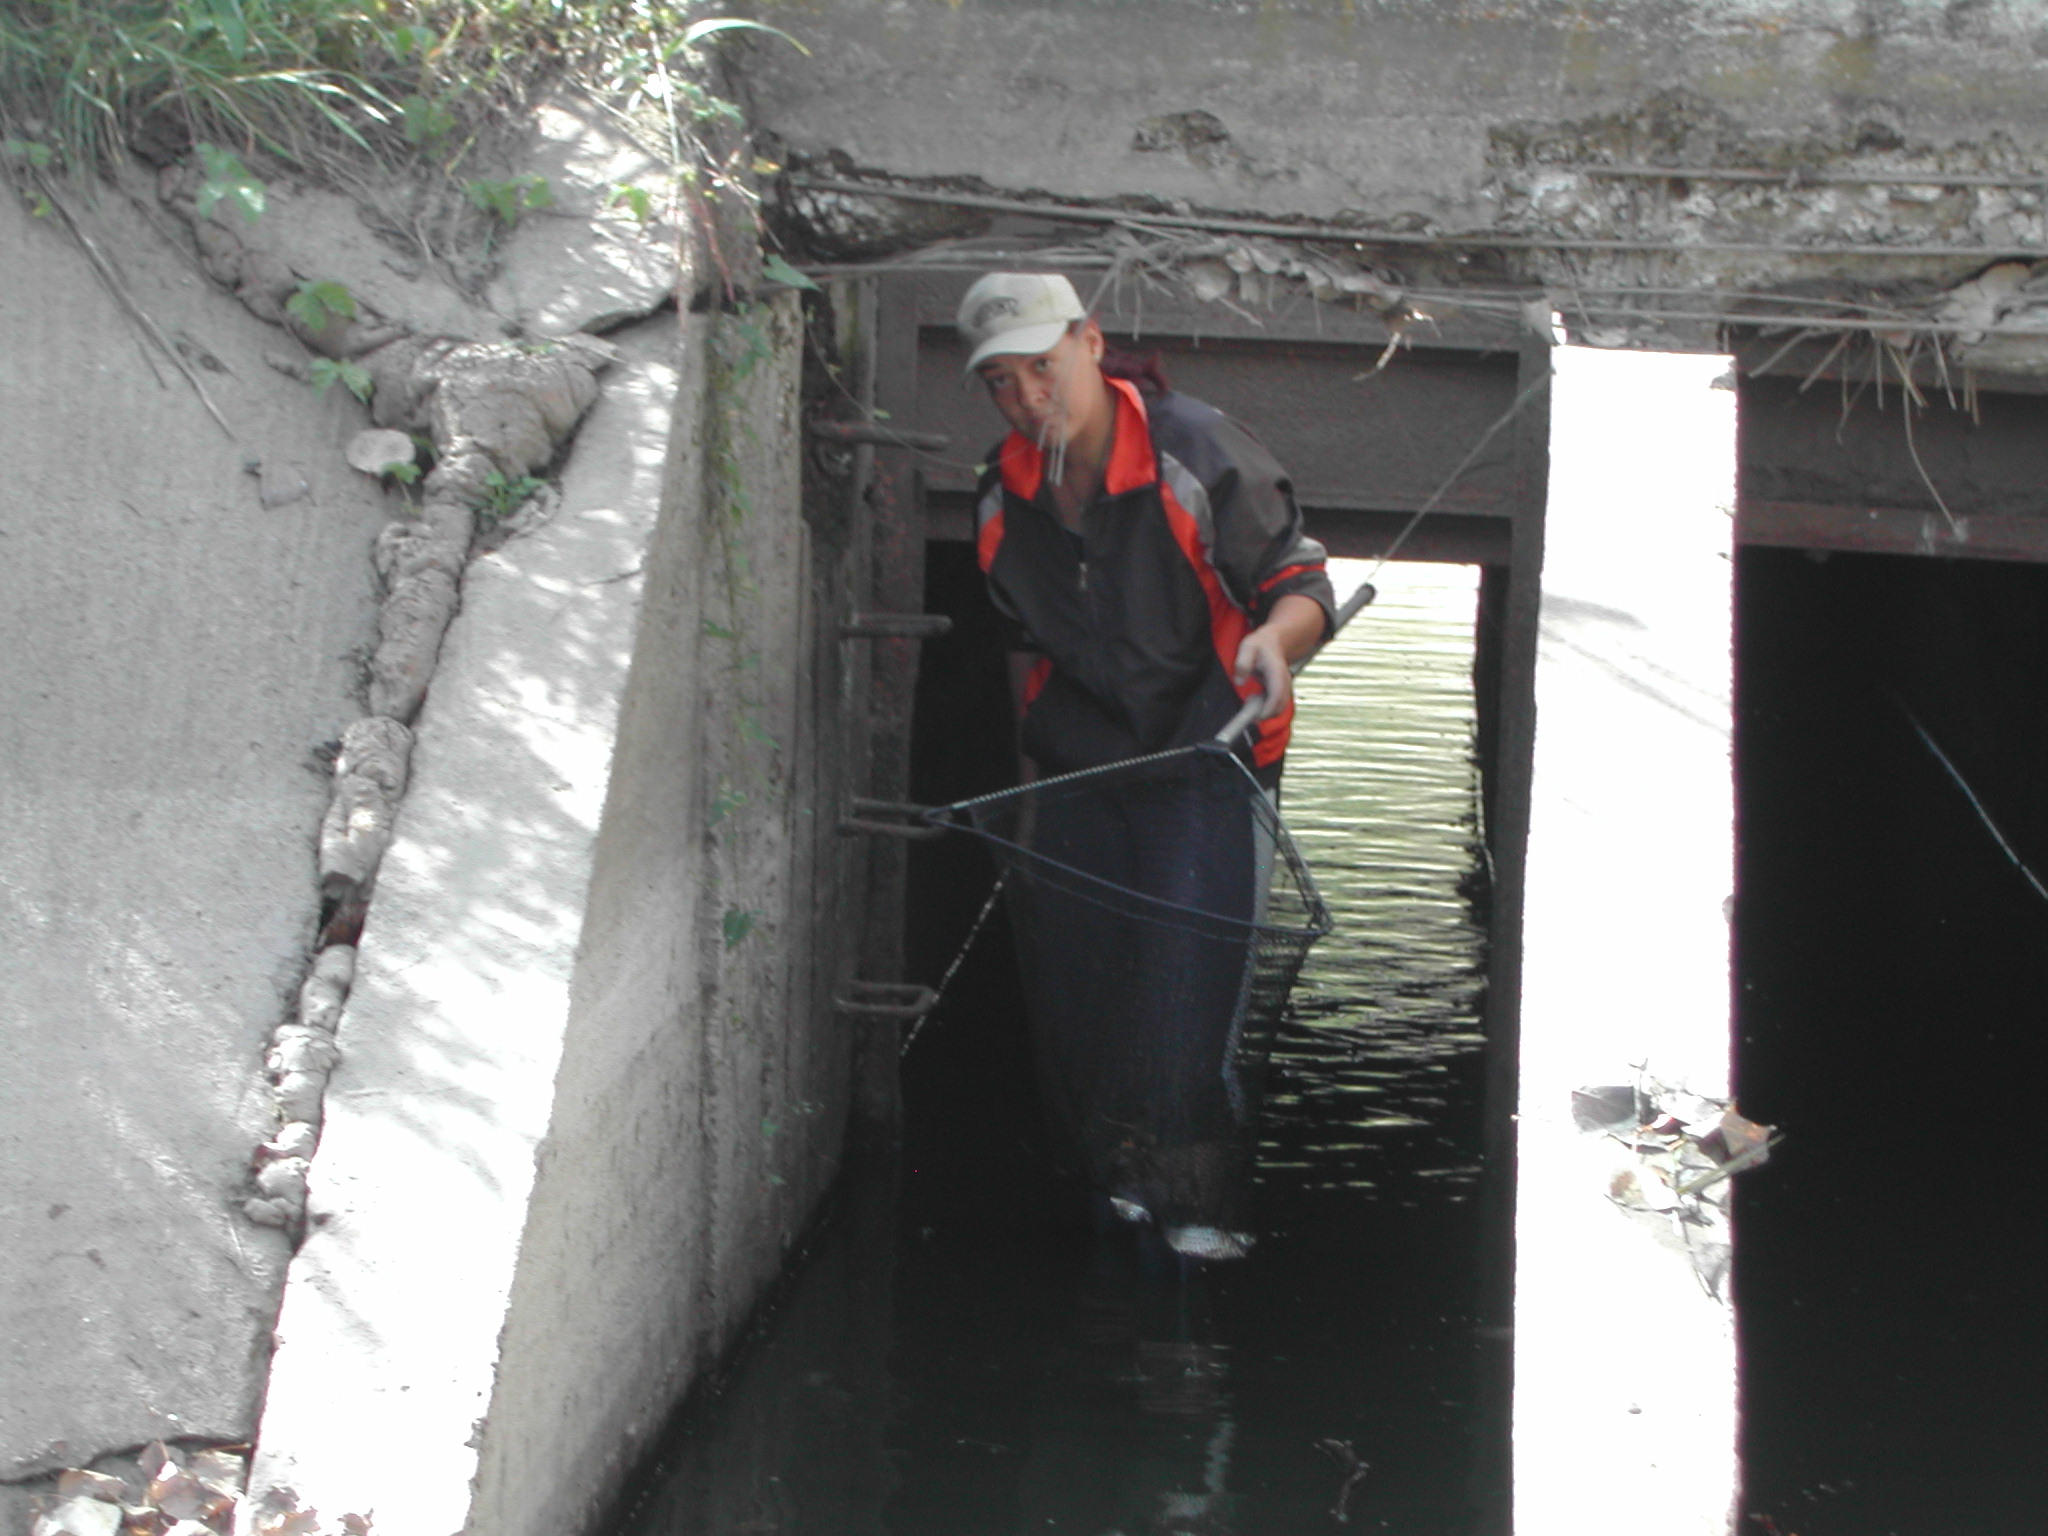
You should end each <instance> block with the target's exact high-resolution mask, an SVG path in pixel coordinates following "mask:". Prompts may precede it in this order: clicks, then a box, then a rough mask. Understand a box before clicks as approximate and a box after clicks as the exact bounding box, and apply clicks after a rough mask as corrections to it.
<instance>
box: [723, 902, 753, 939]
mask: <svg viewBox="0 0 2048 1536" xmlns="http://www.w3.org/2000/svg"><path fill="white" fill-rule="evenodd" d="M759 916H760V914H759V913H758V912H754V911H752V910H750V909H749V908H746V907H727V908H726V909H725V947H726V948H727V949H732V948H734V947H735V946H737V945H739V944H741V943H744V942H745V940H746V937H747V935H748V934H750V933H752V932H753V931H754V920H755V919H756V918H758V917H759Z"/></svg>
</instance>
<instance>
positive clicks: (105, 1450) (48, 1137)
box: [0, 189, 388, 1533]
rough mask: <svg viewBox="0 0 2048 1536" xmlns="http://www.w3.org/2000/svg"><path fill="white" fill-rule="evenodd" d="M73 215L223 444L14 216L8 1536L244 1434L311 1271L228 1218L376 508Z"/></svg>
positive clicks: (126, 245) (243, 315) (277, 1241)
mask: <svg viewBox="0 0 2048 1536" xmlns="http://www.w3.org/2000/svg"><path fill="white" fill-rule="evenodd" d="M67 200H69V201H75V202H76V204H77V207H76V209H75V214H76V217H77V218H78V219H79V220H80V222H81V227H82V228H84V229H85V230H86V231H87V232H88V233H89V234H90V235H91V236H92V238H93V239H94V240H95V241H96V242H98V246H99V248H100V249H101V250H102V251H104V252H106V253H107V255H108V257H109V259H110V260H111V261H112V262H113V263H114V265H115V267H116V268H117V269H118V270H120V271H121V272H123V273H124V274H125V277H124V281H125V282H126V283H127V285H128V292H129V294H130V295H131V296H132V299H133V302H134V303H135V304H137V305H139V306H140V307H141V309H142V310H143V311H144V312H146V313H148V314H149V315H150V316H152V317H153V318H154V321H155V323H156V324H157V325H158V326H160V327H161V328H162V332H163V333H164V334H166V335H169V336H174V337H176V338H178V343H179V345H180V347H181V348H182V349H184V353H185V355H186V356H188V357H193V358H196V359H197V360H198V361H199V362H200V364H201V365H202V366H201V367H199V368H198V369H197V370H196V376H197V377H198V378H199V379H200V380H202V381H203V383H204V386H205V389H206V392H207V394H208V395H209V396H210V397H211V399H212V400H213V402H214V403H215V405H216V406H218V407H219V409H220V412H221V414H222V415H223V416H224V417H225V418H226V420H227V422H228V423H229V425H230V426H231V427H232V429H233V436H232V437H231V436H230V435H229V433H228V432H226V431H223V430H222V428H221V427H220V425H219V424H217V423H216V422H215V421H214V420H213V419H212V418H211V417H209V415H208V414H207V410H206V407H205V405H204V404H203V403H202V402H201V400H200V398H199V396H198V394H197V393H195V392H194V390H193V389H192V388H191V387H190V386H189V385H188V384H187V383H186V382H185V381H184V380H183V379H182V378H180V377H179V375H178V374H177V372H176V371H175V370H174V369H173V368H172V366H171V364H170V363H169V362H167V361H166V360H165V358H164V356H163V355H162V354H161V353H159V352H157V351H156V350H155V348H154V346H153V345H152V343H151V342H150V341H148V340H147V339H146V338H145V337H144V336H143V334H142V333H141V332H140V331H139V330H138V329H137V327H136V325H135V323H134V321H133V319H132V318H131V317H130V315H129V314H128V313H127V312H126V311H125V310H124V309H123V306H122V303H121V301H120V300H119V299H117V298H116V297H115V296H114V295H113V294H111V293H110V292H109V291H108V290H107V288H106V286H105V285H103V284H102V283H101V282H100V281H99V280H98V279H97V278H96V277H95V276H94V273H93V269H92V267H91V265H90V264H89V263H88V261H87V260H86V258H85V256H84V254H83V253H82V252H81V251H80V249H79V247H78V246H77V244H76V243H74V242H73V241H71V240H69V239H68V238H67V237H66V235H65V233H64V229H63V226H62V225H61V224H60V223H59V222H58V221H57V220H55V219H36V218H32V217H30V215H29V211H28V208H27V205H26V204H24V203H23V201H22V200H21V199H20V198H19V197H17V196H15V195H13V193H12V192H8V193H5V194H0V358H5V359H6V361H7V366H6V367H5V368H0V463H4V464H5V466H6V469H5V475H4V479H0V654H4V660H0V826H4V828H5V829H6V830H5V835H4V837H0V1169H4V1176H0V1530H7V1531H9V1532H10V1533H11V1532H13V1531H16V1530H23V1529H26V1519H25V1516H24V1515H23V1513H22V1510H23V1508H24V1506H25V1500H26V1495H25V1494H17V1492H16V1491H15V1490H13V1489H12V1488H10V1487H8V1486H5V1482H6V1480H11V1479H15V1478H31V1477H35V1476H37V1475H38V1474H47V1473H49V1472H51V1471H53V1470H55V1469H56V1468H59V1467H66V1466H75V1465H83V1464H85V1463H88V1462H91V1461H93V1460H94V1459H95V1458H97V1457H100V1456H103V1455H106V1454H109V1453H112V1452H118V1451H122V1450H125V1449H129V1448H132V1447H135V1446H138V1445H141V1444H143V1443H144V1442H146V1441H149V1440H153V1439H156V1438H158V1437H160V1436H161V1437H164V1438H178V1437H192V1438H199V1439H217V1440H222V1441H235V1440H241V1439H246V1438H247V1437H248V1435H249V1434H250V1432H251V1431H252V1430H253V1428H254V1427H255V1415H256V1408H257V1404H258V1401H259V1398H260V1392H261V1384H262V1373H263V1366H264V1361H265V1359H266V1357H267V1355H268V1332H269V1326H270V1320H271V1317H272V1315H273V1313H274V1311H275V1308H276V1305H277V1295H278V1290H279V1288H280V1286H281V1285H282V1283H283V1276H284V1266H285V1262H286V1260H287V1259H288V1257H289V1249H288V1246H287V1244H286V1241H285V1239H284V1236H283V1234H282V1233H279V1232H277V1231H275V1230H271V1229H266V1228H261V1227H253V1226H250V1225H249V1224H247V1223H246V1222H244V1221H243V1220H242V1219H241V1217H240V1215H239V1207H240V1204H241V1201H242V1198H243V1197H244V1195H245V1194H246V1192H247V1188H248V1177H249V1174H248V1167H249V1155H250V1152H251V1149H253V1148H254V1147H255V1145H256V1143H257V1142H259V1141H261V1140H262V1139H263V1138H264V1137H265V1136H267V1135H268V1134H270V1132H271V1130H272V1128H273V1127H274V1126H275V1123H276V1120H275V1111H274V1109H273V1101H272V1096H271V1092H270V1088H269V1085H268V1083H267V1082H266V1081H265V1078H264V1073H263V1044H264V1040H265V1038H266V1036H267V1035H268V1033H269V1031H270V1029H271V1028H272V1026H274V1025H275V1024H276V1022H277V1020H278V1019H279V1018H280V1017H281V1016H282V1015H283V1014H284V1012H285V1010H286V1008H287V1007H288V999H289V998H290V997H291V996H292V994H293V993H294V992H295V990H296V988H297V985H298V982H299V979H300V975H301V970H302V967H303V964H304V955H305V947H306V943H307V940H308V938H309V937H310V923H311V920H312V914H313V912H314V909H315V906H316V900H317V893H316V888H315V880H316V878H317V877H316V874H315V870H314V863H313V852H312V849H313V843H314V839H315V836H316V834H317V832H318V829H319V826H320V818H321V813H322V812H323V811H324V810H325V808H326V804H327V796H328V787H327V775H326V773H325V771H324V769H323V766H322V765H321V764H320V763H319V762H318V761H316V760H315V758H314V757H313V755H312V754H313V753H314V751H315V749H316V748H317V747H318V746H319V745H320V743H322V742H325V741H331V740H332V739H333V738H335V737H337V736H338V735H340V733H341V729H342V727H343V726H344V725H346V724H347V723H348V722H349V721H350V720H351V719H353V718H354V717H355V716H356V714H358V713H359V712H360V705H359V704H357V702H356V700H355V697H354V695H355V691H356V686H357V676H356V674H357V671H358V663H357V661H356V659H355V657H356V655H357V654H358V653H359V652H360V651H361V649H362V648H363V647H365V646H366V645H367V644H369V643H370V642H371V640H372V639H373V638H374V636H375V632H376V631H375V619H376V593H375V591H374V587H373V583H374V577H373V575H372V572H371V570H370V563H369V561H368V559H367V558H366V555H367V552H368V549H369V546H370V541H371V540H372V538H374V537H375V535H376V532H377V530H378V529H379V528H380V527H381V526H382V525H383V524H384V522H385V519H386V517H387V515H388V509H387V507H386V505H385V497H384V495H383V493H382V492H380V491H379V490H378V488H377V487H376V485H375V484H374V482H372V481H371V480H370V479H369V478H368V477H366V476H363V475H359V474H357V473H356V472H355V471H353V470H351V469H350V468H349V467H348V465H347V464H346V462H345V461H344V460H343V458H342V455H341V447H342V444H344V443H345V442H347V441H348V438H349V436H350V435H351V434H352V433H354V432H356V431H357V430H359V429H360V428H361V427H362V426H363V424H364V421H363V413H362V410H361V408H360V407H359V406H358V405H357V404H356V402H355V401H354V400H353V399H352V398H350V397H349V395H348V393H347V391H345V390H333V391H330V392H329V394H328V395H327V396H326V397H325V398H322V397H320V396H318V395H316V394H315V393H314V392H313V391H312V390H310V389H306V388H302V387H299V386H296V385H292V384H288V383H285V382H284V381H282V380H280V379H279V378H278V376H277V375H276V374H275V373H273V372H272V371H271V370H270V369H269V368H268V367H266V366H265V364H264V361H263V358H264V353H265V351H266V350H270V349H274V348H276V346H277V345H278V340H277V338H278V332H277V330H276V328H275V327H273V326H268V325H265V324H264V323H263V322H261V321H259V320H257V319H256V318H255V317H254V316H252V315H250V314H249V313H248V312H247V311H246V310H245V309H243V308H242V306H241V305H240V304H239V303H238V302H237V301H236V300H235V299H234V298H233V297H232V296H231V295H228V294H225V293H222V292H220V291H219V290H217V289H216V288H214V287H213V286H212V285H211V284H209V283H207V282H206V281H205V280H204V279H202V278H200V277H199V276H197V275H196V274H195V273H193V272H192V271H191V270H190V268H189V267H188V265H187V264H186V261H185V258H184V257H183V256H182V255H181V254H180V253H179V251H178V250H177V249H176V247H174V246H173V245H172V244H171V243H170V242H169V241H168V240H167V239H166V238H164V237H163V236H162V235H160V234H159V233H158V231H157V230H156V229H155V228H153V227H152V224H151V222H150V221H148V220H145V218H144V217H143V216H142V215H141V214H139V213H137V212H136V211H135V209H134V208H133V207H132V206H131V205H130V204H129V202H128V201H127V200H126V199H125V198H123V197H122V196H121V195H120V194H119V193H118V192H115V191H113V190H111V189H109V190H107V191H105V192H104V193H103V194H102V195H101V196H100V197H98V198H97V199H96V200H93V199H87V198H85V197H83V196H76V197H73V196H71V195H70V194H69V193H67ZM258 460H260V461H261V463H260V466H257V461H258ZM251 466H255V467H259V468H260V471H261V473H260V475H259V474H254V473H250V472H249V468H250V467H251ZM266 488H268V489H269V490H270V492H271V493H272V500H271V504H269V505H266V504H265V502H264V499H263V492H264V491H265V489H266ZM293 492H302V494H292V493H293ZM309 770H310V771H309Z"/></svg>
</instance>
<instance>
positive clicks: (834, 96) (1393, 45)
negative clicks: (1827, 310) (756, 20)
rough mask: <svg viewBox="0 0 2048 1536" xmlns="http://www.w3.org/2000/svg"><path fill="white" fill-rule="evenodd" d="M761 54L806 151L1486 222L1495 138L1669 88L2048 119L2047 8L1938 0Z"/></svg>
mask: <svg viewBox="0 0 2048 1536" xmlns="http://www.w3.org/2000/svg"><path fill="white" fill-rule="evenodd" d="M778 19H781V20H783V24H784V25H786V26H788V27H789V28H791V29H792V30H793V31H794V32H796V33H797V34H798V35H799V36H800V37H801V38H802V39H803V40H804V42H805V43H806V44H807V45H808V46H809V48H810V54H809V56H808V57H805V56H801V55H798V54H796V53H795V52H794V50H791V49H788V48H782V47H761V48H759V49H757V50H754V51H753V52H752V54H751V55H750V57H749V58H748V60H747V63H746V66H745V68H746V73H747V76H748V78H749V80H750V81H751V82H752V84H753V87H754V90H755V99H756V104H757V107H758V110H759V115H760V124H761V126H763V127H765V128H767V129H768V130H770V131H772V132H774V133H776V134H778V135H780V136H782V138H783V139H784V140H785V141H786V142H787V143H788V145H789V147H790V148H791V149H792V150H793V151H796V152H797V153H799V154H802V155H806V156H815V157H823V156H826V155H828V154H832V153H835V152H836V153H837V154H838V155H840V156H843V157H844V159H843V160H842V161H841V162H840V163H842V164H843V163H848V162H850V163H851V164H852V165H854V166H857V167H859V168H862V169H865V170H870V171H882V172H888V173H891V174H894V175H900V176H906V177H929V178H962V177H966V178H975V179H977V180H982V181H986V182H987V183H989V184H992V185H994V186H996V187H1000V188H1007V189H1041V190H1046V191H1050V192H1053V193H1055V194H1058V195H1061V196H1068V197H1089V198H1096V197H1116V196H1122V195H1129V194H1147V195H1151V196H1155V197H1160V198H1167V199H1185V200H1187V201H1188V202H1190V203H1192V204H1194V205H1195V206H1197V207H1205V208H1214V209H1244V210H1254V211H1256V212H1258V213H1260V214H1264V215H1267V216H1273V215H1282V214H1300V215H1308V216H1312V217H1317V218H1335V217H1339V216H1342V215H1347V214H1352V213H1362V214H1366V215H1369V216H1371V217H1373V218H1376V219H1392V218H1398V217H1399V216H1402V215H1410V216H1412V217H1414V218H1417V219H1426V220H1429V221H1432V222H1434V223H1435V224H1437V225H1439V226H1443V227H1450V228H1460V227H1473V226H1482V225H1485V224H1486V223H1488V222H1490V221H1491V220H1492V219H1493V217H1494V216H1495V214H1496V213H1497V211H1498V210H1497V208H1496V207H1495V206H1494V205H1493V203H1492V202H1491V200H1490V198H1489V195H1488V192H1487V186H1486V183H1487V179H1488V175H1489V148H1490V146H1489V133H1490V132H1491V131H1492V130H1494V129H1496V128H1504V127H1507V126H1509V125H1514V124H1543V123H1548V122H1560V121H1569V120H1577V119H1582V118H1586V117H1588V116H1590V115H1593V114H1597V113H1601V112H1614V111H1624V112H1625V111H1628V110H1632V109H1633V108H1635V107H1636V106H1638V105H1639V104H1641V103H1642V102H1643V101H1644V100H1645V99H1646V98H1649V97H1651V96H1653V95H1655V94H1657V93H1659V92H1668V91H1672V90H1682V91H1685V92H1687V93H1690V94H1692V95H1694V96H1696V97H1697V98H1698V99H1699V100H1700V101H1701V102H1703V103H1704V104H1705V105H1707V106H1708V107H1710V108H1711V107H1720V108H1725V109H1726V110H1727V111H1728V112H1729V113H1731V114H1732V115H1733V116H1734V117H1735V118H1736V119H1738V120H1739V122H1740V124H1741V126H1742V128H1743V129H1744V130H1746V131H1749V132H1754V133H1756V134H1759V135H1770V134H1773V133H1776V134H1803V133H1807V132H1809V131H1811V130H1814V129H1816V128H1821V129H1826V128H1831V127H1833V126H1836V125H1842V124H1851V123H1861V122H1865V121H1881V122H1883V123H1886V124H1888V125H1890V126H1891V127H1893V128H1896V129H1898V130H1900V131H1902V132H1903V133H1905V134H1906V135H1908V136H1909V137H1913V136H1919V137H1925V138H1927V139H1930V140H1933V141H1949V140H1956V139H1970V138H1976V139H1979V140H1984V139H1988V138H1990V137H1992V136H1994V135H2002V136H2007V137H2008V138H2010V139H2012V140H2016V141H2018V142H2021V143H2028V142H2031V143H2034V144H2036V145H2038V144H2039V143H2040V141H2041V140H2042V139H2043V137H2044V136H2048V91H2044V90H2043V85H2044V83H2048V15H2044V14H2043V13H2042V11H2041V10H2040V8H2039V7H2038V6H2035V5H2031V4H2021V3H2010V4H1998V3H1995V0H1994V3H1942V0H1890V3H1883V4H1876V3H1870V0H1614V3H1610V4H1604V5H1599V6H1588V5H1585V4H1583V3H1579V0H1515V3H1508V4H1502V3H1499V0H1376V3H1365V4H1354V3H1351V0H1281V3H1277V4H1261V5H1248V4H1243V3H1240V0H1069V3H1054V0H1021V3H1020V0H951V3H948V4H943V5H942V4H940V3H938V0H823V3H820V4H817V5H812V6H807V7H804V8H803V9H802V10H800V11H798V10H792V11H791V12H790V13H789V15H788V16H787V17H786V18H778Z"/></svg>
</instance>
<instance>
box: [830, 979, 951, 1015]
mask: <svg viewBox="0 0 2048 1536" xmlns="http://www.w3.org/2000/svg"><path fill="white" fill-rule="evenodd" d="M938 1000H939V994H938V993H936V992H934V991H933V990H932V989H931V988H930V987H921V986H918V985H917V984H916V983H914V982H902V981H850V982H848V983H847V984H846V988H845V990H844V991H843V992H841V993H840V994H839V996H837V997H835V998H833V999H832V1006H833V1007H835V1008H837V1009H838V1010H839V1011H840V1012H841V1013H850V1014H853V1015H854V1016H856V1017H857V1018H865V1019H921V1018H923V1017H924V1016H925V1015H926V1014H927V1013H930V1012H931V1010H932V1005H933V1004H934V1003H936V1002H938Z"/></svg>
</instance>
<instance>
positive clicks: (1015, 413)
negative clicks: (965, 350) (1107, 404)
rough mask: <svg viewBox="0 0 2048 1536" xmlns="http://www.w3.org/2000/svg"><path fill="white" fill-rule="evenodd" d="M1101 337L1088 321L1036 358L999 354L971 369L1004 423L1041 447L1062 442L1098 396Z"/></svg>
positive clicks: (1092, 405) (1091, 322) (1092, 408)
mask: <svg viewBox="0 0 2048 1536" xmlns="http://www.w3.org/2000/svg"><path fill="white" fill-rule="evenodd" d="M1101 358H1102V332H1101V331H1100V330H1098V329H1097V328H1096V326H1095V322H1094V321H1092V320H1089V321H1083V322H1081V323H1080V324H1078V325H1075V326H1072V327H1070V328H1069V329H1068V331H1067V333H1066V335H1064V336H1062V337H1061V338H1060V339H1059V340H1058V341H1057V342H1055V343H1053V345H1052V347H1051V348H1050V350H1048V351H1044V352H1040V353H1038V354H1036V355H1035V356H1019V355H1014V354H998V355H997V356H995V357H991V358H990V359H988V361H986V362H984V363H983V364H982V365H981V366H980V367H979V368H977V369H976V370H975V372H976V373H978V374H980V375H981V381H982V383H983V384H985V385H986V386H987V387H988V397H989V399H991V400H993V401H994V402H995V406H996V409H997V410H999V411H1001V412H1002V413H1003V420H1005V421H1007V422H1008V423H1009V424H1010V425H1011V426H1012V427H1014V428H1016V430H1017V431H1018V432H1019V433H1020V434H1022V435H1023V436H1025V437H1027V438H1029V439H1031V441H1033V442H1034V443H1039V444H1041V445H1043V446H1045V447H1053V446H1056V445H1058V444H1062V443H1065V442H1066V441H1067V440H1068V439H1069V438H1071V437H1072V435H1073V433H1074V431H1075V429H1076V428H1077V427H1079V426H1080V425H1081V424H1082V422H1081V419H1080V418H1081V417H1083V416H1085V414H1086V413H1088V412H1089V411H1091V410H1094V409H1096V408H1097V401H1098V399H1099V397H1100V395H1101V394H1102V373H1101V370H1100V368H1099V367H1098V366H1097V365H1098V363H1099V362H1100V360H1101Z"/></svg>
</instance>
